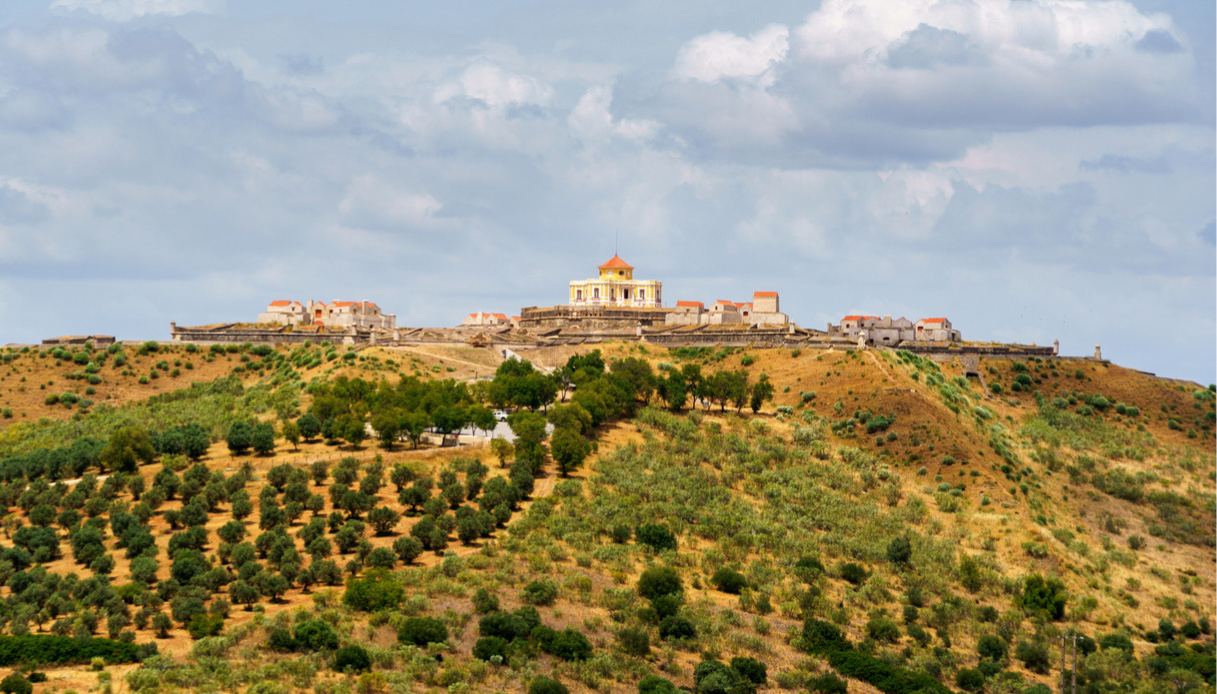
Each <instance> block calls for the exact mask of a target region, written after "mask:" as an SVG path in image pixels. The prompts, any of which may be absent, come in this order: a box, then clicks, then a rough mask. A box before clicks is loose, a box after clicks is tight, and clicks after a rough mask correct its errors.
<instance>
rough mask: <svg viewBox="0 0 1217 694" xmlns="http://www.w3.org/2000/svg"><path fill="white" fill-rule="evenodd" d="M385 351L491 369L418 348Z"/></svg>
mask: <svg viewBox="0 0 1217 694" xmlns="http://www.w3.org/2000/svg"><path fill="white" fill-rule="evenodd" d="M385 349H386V350H391V351H394V352H408V353H410V354H417V355H418V356H420V357H428V358H431V359H438V360H439V361H450V362H453V363H456V364H463V365H465V366H468V367H472V368H474V369H479V370H485V369H489V368H491V367H490V366H489V365H487V364H479V363H477V362H475V361H469V360H468V359H460V358H458V357H448V356H444V355H441V354H435V353H432V352H426V351H424V350H421V349H418V348H417V347H385Z"/></svg>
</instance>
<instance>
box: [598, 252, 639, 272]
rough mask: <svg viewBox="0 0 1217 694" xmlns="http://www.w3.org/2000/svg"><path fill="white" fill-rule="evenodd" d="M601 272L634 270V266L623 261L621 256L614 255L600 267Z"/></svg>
mask: <svg viewBox="0 0 1217 694" xmlns="http://www.w3.org/2000/svg"><path fill="white" fill-rule="evenodd" d="M600 269H601V270H633V269H634V266H633V265H630V264H629V263H627V262H625V261H624V260H622V259H621V256H619V255H617V254H613V257H612V258H609V259H608V260H606V261H604V264H603V265H601V266H600Z"/></svg>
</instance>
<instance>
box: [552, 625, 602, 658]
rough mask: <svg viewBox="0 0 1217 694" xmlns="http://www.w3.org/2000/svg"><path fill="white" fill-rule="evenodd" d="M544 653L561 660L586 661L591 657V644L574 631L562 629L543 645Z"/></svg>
mask: <svg viewBox="0 0 1217 694" xmlns="http://www.w3.org/2000/svg"><path fill="white" fill-rule="evenodd" d="M545 646H546V647H545V651H546V652H547V653H550V654H552V655H556V656H558V657H559V658H561V659H562V660H587V659H588V658H589V657H591V655H592V644H591V642H590V641H588V640H587V637H586V636H584V635H583V634H582V633H580V632H578V631H576V630H574V629H563V630H562V631H559V632H557V633H556V634H554V635H553V638H552V639H550V640H549V642H548V643H547V644H545Z"/></svg>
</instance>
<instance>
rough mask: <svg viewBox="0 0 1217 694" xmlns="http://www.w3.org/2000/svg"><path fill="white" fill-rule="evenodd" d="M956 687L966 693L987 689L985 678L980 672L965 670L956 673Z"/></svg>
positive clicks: (970, 669)
mask: <svg viewBox="0 0 1217 694" xmlns="http://www.w3.org/2000/svg"><path fill="white" fill-rule="evenodd" d="M955 686H956V687H959V688H960V689H962V690H964V691H965V692H979V691H980V690H982V689H984V688H985V676H984V674H982V673H981V671H980V670H975V669H972V668H964V669H963V670H960V671H959V672H957V673H955Z"/></svg>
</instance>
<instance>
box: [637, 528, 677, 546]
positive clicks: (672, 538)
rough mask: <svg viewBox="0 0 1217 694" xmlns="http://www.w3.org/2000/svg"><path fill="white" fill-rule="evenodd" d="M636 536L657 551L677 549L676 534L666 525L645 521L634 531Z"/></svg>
mask: <svg viewBox="0 0 1217 694" xmlns="http://www.w3.org/2000/svg"><path fill="white" fill-rule="evenodd" d="M634 537H635V538H637V540H638V541H639V542H641V543H642V544H644V545H646V546H648V547H650V548H651V549H653V550H655V551H656V552H662V551H664V550H666V549H676V535H674V534H672V531H671V530H669V529H668V527H667V526H666V525H660V524H658V523H644V524H642V525H640V526H638V529H637V530H635V531H634Z"/></svg>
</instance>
